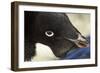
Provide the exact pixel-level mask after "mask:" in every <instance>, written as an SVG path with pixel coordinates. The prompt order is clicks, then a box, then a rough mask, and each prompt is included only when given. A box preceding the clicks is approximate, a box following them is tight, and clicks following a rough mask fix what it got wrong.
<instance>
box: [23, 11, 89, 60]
mask: <svg viewBox="0 0 100 73" xmlns="http://www.w3.org/2000/svg"><path fill="white" fill-rule="evenodd" d="M24 23H25V26H24V28H25V29H24V33H25V34H24V36H25V38H24V43H25V44H24V47H25V49H24V61H42V60H40V59H43V57H42V58H40V56H44V58H45V59H47V60H60V59H62V58H64V57H65V55H66V53H67V52H69V51H70V50H72V49H75V48H82V47H87V46H88V41H87V39H86V38H85V37H84V36H83V35H82V34H81V33H80V32H79V31H78V30H77V29H76V28H75V27H74V26H73V24H72V23H71V21H70V19H69V17H68V16H67V15H66V14H65V13H58V12H32V11H25V12H24ZM42 45H43V46H45V47H43V46H42ZM37 48H38V49H37ZM46 48H48V49H46ZM46 50H47V51H46ZM38 51H39V53H37V52H38ZM44 51H45V52H44ZM40 52H41V55H38V54H40ZM50 52H51V53H50ZM44 53H45V54H44ZM51 54H53V55H52V56H53V57H51V56H50V55H51ZM36 56H38V58H36ZM48 56H49V57H50V58H49V57H48ZM36 59H37V60H36Z"/></svg>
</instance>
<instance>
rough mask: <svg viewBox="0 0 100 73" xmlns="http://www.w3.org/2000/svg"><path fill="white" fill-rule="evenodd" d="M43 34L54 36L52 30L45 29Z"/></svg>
mask: <svg viewBox="0 0 100 73" xmlns="http://www.w3.org/2000/svg"><path fill="white" fill-rule="evenodd" d="M45 35H46V36H48V37H52V36H54V32H53V31H46V32H45Z"/></svg>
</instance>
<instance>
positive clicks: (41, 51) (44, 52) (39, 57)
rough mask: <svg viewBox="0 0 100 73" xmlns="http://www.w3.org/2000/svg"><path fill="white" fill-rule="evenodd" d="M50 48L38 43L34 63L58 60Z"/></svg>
mask: <svg viewBox="0 0 100 73" xmlns="http://www.w3.org/2000/svg"><path fill="white" fill-rule="evenodd" d="M57 59H59V58H58V57H56V56H55V55H54V54H53V52H52V50H51V49H50V47H48V46H47V45H44V44H41V43H36V56H34V57H33V58H32V61H50V60H57Z"/></svg>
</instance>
